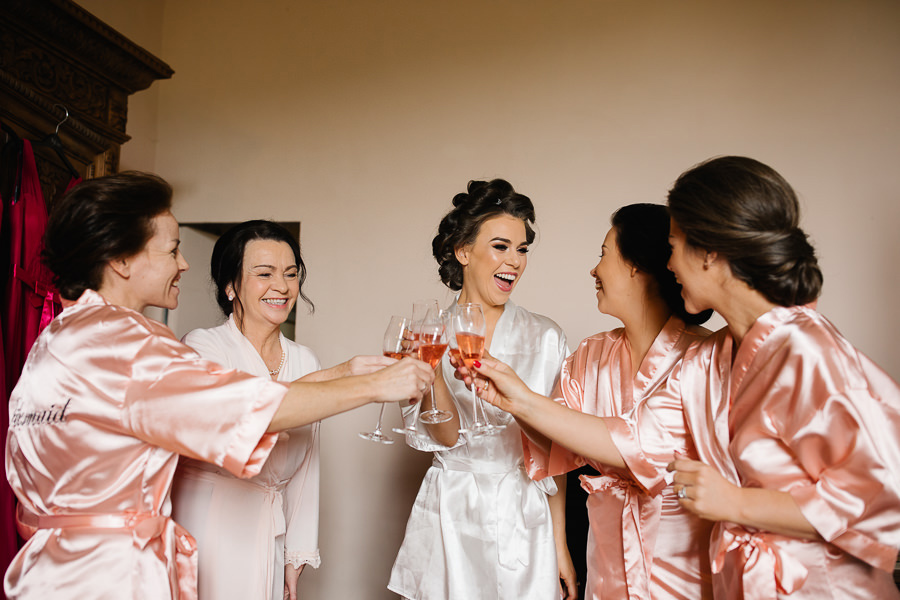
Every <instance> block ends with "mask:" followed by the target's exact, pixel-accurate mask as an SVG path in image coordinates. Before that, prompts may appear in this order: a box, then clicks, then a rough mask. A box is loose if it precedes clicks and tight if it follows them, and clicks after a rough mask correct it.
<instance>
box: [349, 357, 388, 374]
mask: <svg viewBox="0 0 900 600" xmlns="http://www.w3.org/2000/svg"><path fill="white" fill-rule="evenodd" d="M395 362H397V359H395V358H388V357H387V356H354V357H353V358H351V359H350V360H348V361H347V362H345V363H344V365H345V368H346V370H347V375H368V374H370V373H374V372H375V371H378V370H380V369H383V368H385V367H389V366H390V365H392V364H394V363H395Z"/></svg>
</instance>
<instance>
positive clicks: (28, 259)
mask: <svg viewBox="0 0 900 600" xmlns="http://www.w3.org/2000/svg"><path fill="white" fill-rule="evenodd" d="M80 181H81V179H73V180H72V182H70V183H69V186H68V188H67V190H66V191H68V189H69V188H71V187H72V186H73V185H75V184H76V183H78V182H80ZM15 187H16V188H17V189H18V198H16V197H15V195H14V196H13V197H11V198H7V199H6V201H5V202H3V211H2V212H3V220H4V221H5V229H6V232H7V233H8V235H7V236H5V239H4V242H8V243H9V246H8V248H6V249H5V252H4V253H3V254H5V255H6V256H8V257H9V276H8V278H7V281H6V282H5V283H6V285H5V292H6V293H5V294H4V295H3V297H2V298H0V325H2V330H3V354H2V355H0V360H2V361H3V366H4V368H3V371H2V372H0V384H2V387H0V393H2V396H3V397H2V402H0V434H2V438H0V439H3V440H5V439H6V431H7V427H8V425H9V394H10V392H12V389H13V387H15V385H16V382H17V381H18V380H19V374H20V373H21V371H22V365H23V364H24V363H25V357H26V356H28V351H29V350H31V346H32V345H33V344H34V341H35V340H36V339H37V336H38V334H39V333H40V332H41V331H42V330H43V328H44V327H46V326H47V324H48V323H50V321H51V320H52V319H53V317H54V316H56V315H57V314H58V313H59V312H60V310H61V306H60V304H59V295H58V294H57V293H56V289H55V288H54V287H53V275H52V273H51V272H50V270H49V269H48V268H47V267H46V266H44V264H43V263H42V262H41V251H42V250H43V248H44V243H43V239H44V231H45V230H46V228H47V205H46V204H45V203H44V196H43V193H42V192H41V184H40V179H39V177H38V171H37V165H36V163H35V160H34V151H33V150H32V148H31V142H29V141H28V140H22V151H21V154H20V157H19V167H18V169H17V172H16V186H15ZM4 380H5V381H4ZM0 523H2V528H0V529H2V531H3V533H2V536H0V570H2V571H6V566H7V565H8V564H9V563H10V561H11V560H12V558H13V557H14V556H15V554H16V552H17V550H18V547H17V546H18V542H17V540H16V528H15V524H14V523H15V497H14V495H13V493H12V490H11V489H10V488H9V485H8V484H7V480H6V466H5V464H4V467H3V481H2V484H0Z"/></svg>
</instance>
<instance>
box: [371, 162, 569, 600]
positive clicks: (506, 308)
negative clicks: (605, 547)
mask: <svg viewBox="0 0 900 600" xmlns="http://www.w3.org/2000/svg"><path fill="white" fill-rule="evenodd" d="M534 219H535V214H534V206H533V205H532V203H531V200H530V199H529V198H528V197H527V196H524V195H522V194H519V193H517V192H516V191H515V190H514V189H513V187H512V185H510V184H509V182H507V181H505V180H502V179H495V180H493V181H471V182H469V184H468V186H467V189H466V191H465V192H462V193H459V194H456V196H454V198H453V208H452V209H451V210H450V211H449V212H448V213H447V214H446V215H445V216H444V218H443V219H442V220H441V223H440V225H439V226H438V234H437V235H436V236H435V237H434V240H433V241H432V253H433V255H434V257H435V259H436V260H437V262H438V272H439V273H440V276H441V280H442V281H443V282H444V284H446V285H447V287H449V288H450V289H451V290H454V291H457V292H459V295H458V297H457V298H456V299H455V300H454V302H453V304H452V305H451V306H450V307H449V310H450V311H451V312H457V311H459V310H461V309H460V307H462V305H465V304H467V303H473V304H477V305H480V307H481V309H482V311H483V314H484V321H485V331H484V340H483V341H484V349H485V350H486V351H487V352H489V353H490V354H491V355H493V356H500V357H503V358H504V359H505V360H509V361H510V363H511V364H513V365H514V366H515V368H516V370H517V371H518V372H519V373H520V374H521V375H522V377H523V378H524V379H526V380H528V381H529V383H530V384H531V385H532V386H534V387H535V389H540V390H542V393H549V392H550V390H551V389H552V388H553V384H554V383H555V381H556V378H557V376H558V374H559V368H560V365H561V363H562V361H563V359H564V358H565V357H566V354H567V353H568V348H567V347H566V337H565V335H564V334H563V332H562V330H561V329H560V328H559V326H558V325H557V324H556V323H554V322H553V321H552V320H550V319H548V318H547V317H544V316H542V315H538V314H534V313H531V312H529V311H527V310H525V309H524V308H521V307H518V306H516V305H515V304H513V302H512V301H510V295H511V294H512V292H513V290H515V288H516V285H517V284H518V282H519V279H520V278H521V277H522V274H523V273H524V272H525V267H526V265H527V262H528V261H527V259H528V248H529V245H530V244H531V243H532V242H533V241H534V230H533V229H532V224H533V223H534ZM460 346H461V347H462V343H460ZM437 369H438V373H439V376H438V377H436V379H435V397H434V400H433V401H434V404H435V405H436V406H437V407H438V408H440V409H442V410H447V411H449V412H451V413H453V414H454V415H455V418H454V419H451V420H450V421H448V422H446V423H440V424H437V425H423V424H422V423H421V422H420V421H419V420H418V419H417V418H416V417H417V416H418V415H417V410H418V408H419V407H418V406H413V407H412V409H411V410H407V411H405V414H404V418H405V420H406V423H407V426H408V427H417V428H418V432H419V433H418V434H417V435H408V436H407V442H408V443H409V444H410V445H411V446H413V447H415V448H416V449H418V450H423V451H432V452H434V455H435V460H434V463H433V466H432V467H431V468H430V469H429V470H428V472H427V473H426V475H425V479H424V481H423V482H422V486H421V488H420V490H419V495H418V497H417V498H416V502H415V504H414V506H413V510H412V514H411V515H410V517H409V522H408V524H407V527H406V536H405V538H404V540H403V545H402V547H401V548H400V552H399V554H398V556H397V560H396V562H395V563H394V567H393V570H392V572H391V579H390V582H389V584H388V587H389V589H390V590H392V591H394V592H396V593H398V594H400V595H401V596H403V597H405V598H415V599H416V600H432V599H433V600H437V599H441V600H463V599H465V600H469V599H470V598H498V599H500V600H506V599H513V598H515V599H518V598H529V599H543V600H551V599H552V600H557V599H558V598H560V584H559V581H560V574H562V577H563V579H564V580H565V587H566V591H567V592H569V593H570V594H571V593H574V589H575V576H574V570H573V568H572V566H571V560H570V559H569V556H568V553H567V552H566V551H565V541H564V538H562V537H560V538H559V539H555V538H554V518H555V517H557V516H561V511H555V512H554V513H553V514H552V515H551V507H550V506H551V502H553V503H558V506H559V507H560V508H561V507H562V502H563V498H562V497H561V496H560V495H555V496H552V498H553V499H552V500H548V497H549V496H551V495H552V494H555V492H556V486H555V485H554V482H553V479H550V478H548V479H547V480H546V481H540V482H538V481H531V480H530V479H529V478H528V476H527V475H526V474H525V467H524V457H523V450H522V433H521V430H520V429H519V427H518V425H517V424H516V423H515V421H513V420H512V418H511V417H510V416H509V415H508V414H506V413H503V412H502V411H499V410H495V409H493V408H492V407H490V406H488V407H486V412H488V413H489V415H488V417H489V420H491V421H492V423H491V425H492V427H483V428H480V427H478V426H477V424H478V423H479V421H478V417H477V416H476V415H477V413H476V403H475V402H474V398H473V396H472V393H471V391H469V390H468V389H466V386H465V385H464V384H463V383H462V382H461V381H459V380H457V379H455V378H454V376H453V371H454V367H453V366H452V365H451V362H450V359H449V358H448V356H447V355H445V357H444V358H443V359H442V362H441V363H439V366H438V367H437ZM427 402H429V400H428V399H426V400H425V403H427ZM460 426H462V428H463V429H462V430H463V431H465V432H466V433H465V437H462V438H461V437H460V433H459V432H460ZM485 431H487V432H488V433H490V434H489V435H479V433H481V432H485ZM559 525H560V527H558V528H557V529H556V531H557V532H561V531H562V522H560V523H559ZM435 532H438V533H437V534H436V533H435ZM558 551H559V552H560V554H561V558H562V561H561V562H560V563H559V564H560V565H561V566H558V564H557V552H558ZM523 565H527V568H523ZM566 597H572V596H571V595H569V594H567V595H566Z"/></svg>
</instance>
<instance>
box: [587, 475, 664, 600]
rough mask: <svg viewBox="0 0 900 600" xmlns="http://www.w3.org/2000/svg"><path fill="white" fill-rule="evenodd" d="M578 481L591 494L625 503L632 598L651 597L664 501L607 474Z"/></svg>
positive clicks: (625, 540)
mask: <svg viewBox="0 0 900 600" xmlns="http://www.w3.org/2000/svg"><path fill="white" fill-rule="evenodd" d="M578 478H579V479H580V480H581V487H582V488H583V489H584V490H585V491H586V492H587V493H588V494H600V493H602V494H607V495H609V496H612V497H614V498H618V499H619V500H621V501H622V544H623V547H622V551H623V555H624V557H625V580H626V581H627V583H628V586H627V589H628V598H629V599H630V600H641V599H644V598H649V597H650V567H651V565H652V564H653V550H654V545H655V541H656V539H655V538H656V531H657V529H658V526H659V502H660V499H659V498H654V497H651V496H648V495H647V494H646V493H644V491H643V490H642V489H641V488H640V487H639V486H637V485H635V484H634V483H632V482H630V481H628V480H627V479H621V478H619V477H609V476H606V475H599V476H597V475H594V476H591V475H580V476H579V477H578ZM628 540H637V544H636V545H635V544H630V543H629V542H628Z"/></svg>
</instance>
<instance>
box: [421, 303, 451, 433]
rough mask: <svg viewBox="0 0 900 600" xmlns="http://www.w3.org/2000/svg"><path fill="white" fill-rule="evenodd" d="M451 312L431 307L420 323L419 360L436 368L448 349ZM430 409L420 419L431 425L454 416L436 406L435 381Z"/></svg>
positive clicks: (432, 387)
mask: <svg viewBox="0 0 900 600" xmlns="http://www.w3.org/2000/svg"><path fill="white" fill-rule="evenodd" d="M449 320H450V313H449V312H447V311H445V310H435V309H434V308H431V309H429V310H428V312H427V313H426V314H425V318H424V319H422V321H421V322H420V323H419V325H418V329H419V345H418V352H419V360H421V361H423V362H427V363H428V364H429V365H431V368H432V369H434V368H435V367H436V366H437V364H438V363H439V362H440V361H441V357H443V356H444V352H445V351H446V350H447V324H448V322H449ZM431 406H432V408H431V409H430V410H426V411H425V412H423V413H421V414H420V415H419V420H420V421H422V422H423V423H428V424H429V425H435V424H437V423H445V422H447V421H449V420H450V419H452V418H453V413H451V412H449V411H446V410H440V409H438V408H435V406H434V383H432V384H431Z"/></svg>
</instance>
